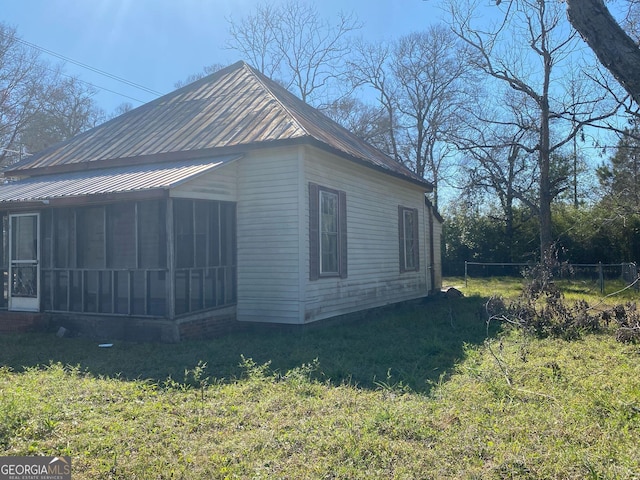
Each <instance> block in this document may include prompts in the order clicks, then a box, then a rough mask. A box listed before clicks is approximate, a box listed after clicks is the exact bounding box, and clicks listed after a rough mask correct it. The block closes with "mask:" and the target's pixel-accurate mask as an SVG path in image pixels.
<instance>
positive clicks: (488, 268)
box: [464, 262, 640, 294]
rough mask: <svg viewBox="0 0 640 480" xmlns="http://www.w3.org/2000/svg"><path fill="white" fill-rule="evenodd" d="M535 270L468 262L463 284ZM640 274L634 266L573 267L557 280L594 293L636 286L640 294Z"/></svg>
mask: <svg viewBox="0 0 640 480" xmlns="http://www.w3.org/2000/svg"><path fill="white" fill-rule="evenodd" d="M533 266H535V264H533V263H485V262H465V263H464V282H465V285H467V282H468V279H469V278H488V277H523V276H524V273H525V272H526V270H527V269H529V268H531V267H533ZM639 274H640V271H639V269H638V266H637V265H636V264H635V263H574V264H564V265H562V266H561V267H558V269H557V271H556V272H554V276H555V278H558V279H565V280H570V281H575V282H580V283H582V284H586V285H587V286H588V287H589V288H590V289H592V290H598V291H600V293H601V294H603V293H604V292H605V285H606V284H607V283H608V282H611V283H617V284H618V285H619V284H620V283H623V284H624V285H632V284H633V285H634V288H635V289H636V291H639V290H640V282H638V275H639Z"/></svg>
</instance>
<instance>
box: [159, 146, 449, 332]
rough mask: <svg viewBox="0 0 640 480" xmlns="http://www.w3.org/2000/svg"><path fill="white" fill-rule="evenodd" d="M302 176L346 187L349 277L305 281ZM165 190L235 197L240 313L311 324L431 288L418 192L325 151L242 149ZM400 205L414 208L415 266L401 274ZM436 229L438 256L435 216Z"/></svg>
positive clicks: (197, 195) (305, 189)
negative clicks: (226, 161) (416, 231)
mask: <svg viewBox="0 0 640 480" xmlns="http://www.w3.org/2000/svg"><path fill="white" fill-rule="evenodd" d="M309 182H313V183H317V184H318V185H321V186H324V187H328V188H332V189H336V190H343V191H345V192H346V198H347V250H348V252H347V261H348V276H347V278H344V279H340V278H321V279H318V280H314V281H310V280H309V257H308V256H309V191H308V185H309ZM172 196H177V197H180V196H186V197H189V198H194V196H195V198H206V199H212V200H228V201H237V242H238V243H237V265H238V277H237V278H238V304H237V315H238V320H240V321H252V322H275V323H305V322H312V321H315V320H320V319H323V318H328V317H332V316H335V315H341V314H345V313H351V312H354V311H358V310H363V309H367V308H372V307H376V306H381V305H386V304H389V303H395V302H399V301H403V300H409V299H413V298H419V297H422V296H425V295H427V293H428V292H429V290H430V288H431V286H430V285H429V283H430V271H429V261H430V259H429V249H428V244H427V241H428V239H429V236H430V235H429V222H428V215H429V214H430V212H429V210H428V209H427V208H426V207H425V203H424V190H423V189H422V188H421V187H419V186H417V185H414V184H412V183H410V182H406V181H403V180H400V179H396V178H394V177H391V176H389V175H385V174H383V173H380V172H377V171H375V170H373V169H371V168H367V167H364V166H361V165H357V164H355V163H353V162H350V161H348V160H345V159H343V158H340V157H336V156H333V155H330V154H328V153H326V152H324V151H322V150H319V149H316V148H313V147H303V146H292V147H287V148H277V149H276V148H274V149H261V150H256V151H253V152H249V153H247V154H246V155H245V156H244V157H243V158H241V159H239V160H237V161H235V162H233V163H231V164H229V165H225V166H223V167H221V168H220V169H217V170H215V171H213V172H211V173H209V174H207V175H203V176H202V177H199V178H197V179H195V180H194V181H192V182H189V183H188V184H185V185H184V186H182V187H180V188H178V189H175V190H174V191H172ZM398 205H402V206H404V207H407V208H415V209H417V210H418V220H419V232H420V269H419V271H418V272H406V273H402V274H401V273H400V267H399V254H398V252H399V244H398V242H399V239H398ZM434 227H435V228H434V234H435V237H436V243H437V244H436V245H435V248H436V251H435V253H436V259H437V258H439V224H438V222H437V221H436V222H435V223H434Z"/></svg>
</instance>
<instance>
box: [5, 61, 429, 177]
mask: <svg viewBox="0 0 640 480" xmlns="http://www.w3.org/2000/svg"><path fill="white" fill-rule="evenodd" d="M288 141H295V142H301V141H302V142H304V141H307V142H310V143H312V144H316V145H318V146H320V147H325V148H328V149H329V150H331V151H333V152H335V153H337V154H339V155H342V156H346V157H347V158H350V159H352V160H355V161H359V162H361V163H363V164H365V165H369V166H374V167H376V168H378V169H382V170H384V171H387V172H389V173H392V174H394V175H396V176H400V177H404V178H407V179H410V180H412V181H414V182H417V183H420V184H421V185H423V186H425V187H426V188H430V184H429V183H428V182H426V181H425V180H424V179H422V178H420V177H418V176H417V175H416V174H414V173H413V172H411V171H410V170H409V169H408V168H407V167H405V166H404V165H402V164H400V163H399V162H396V161H395V160H393V159H392V158H390V157H388V156H387V155H385V154H384V153H382V152H381V151H380V150H378V149H376V148H374V147H373V146H371V145H369V144H368V143H366V142H365V141H363V140H361V139H360V138H358V137H357V136H355V135H354V134H352V133H351V132H349V131H348V130H346V129H345V128H343V127H342V126H340V125H339V124H337V123H336V122H334V121H333V120H331V119H329V118H328V117H327V116H325V115H323V114H322V113H320V112H319V111H318V110H316V109H314V108H313V107H311V106H309V105H307V104H306V103H304V102H303V101H302V100H300V99H299V98H297V97H296V96H295V95H293V94H291V93H290V92H288V91H287V90H286V89H285V88H283V87H281V86H280V85H278V84H277V83H276V82H273V81H272V80H270V79H269V78H267V77H266V76H264V75H262V74H261V73H259V72H258V71H257V70H255V69H253V68H252V67H250V66H249V65H247V64H246V63H244V62H238V63H235V64H233V65H231V66H229V67H227V68H225V69H222V70H220V71H218V72H216V73H214V74H213V75H210V76H208V77H205V78H203V79H201V80H199V81H196V82H194V83H191V84H189V85H187V86H185V87H183V88H181V89H178V90H176V91H174V92H171V93H169V94H167V95H164V96H163V97H160V98H157V99H156V100H153V101H151V102H149V103H147V104H145V105H142V106H140V107H138V108H136V109H133V110H130V111H129V112H126V113H124V114H123V115H120V116H119V117H116V118H114V119H112V120H110V121H108V122H106V123H104V124H102V125H99V126H97V127H95V128H93V129H91V130H88V131H86V132H84V133H81V134H80V135H77V136H75V137H73V138H71V139H69V140H67V141H65V142H62V143H60V144H57V145H54V146H52V147H50V148H48V149H45V150H43V151H42V152H40V153H37V154H35V155H33V156H31V157H28V158H27V159H25V160H23V161H21V162H19V163H17V164H14V165H12V166H11V167H9V168H8V169H7V174H8V175H12V174H13V175H30V174H32V173H35V172H34V171H33V169H37V170H40V171H41V172H43V173H44V172H46V173H54V172H56V171H63V170H64V171H71V170H73V169H86V168H103V167H106V166H107V165H106V164H102V165H101V163H102V162H106V163H112V162H113V163H116V164H122V163H123V161H131V162H138V161H140V160H144V161H158V160H159V159H167V158H169V159H173V160H176V159H177V157H178V156H181V157H182V158H184V156H185V155H190V154H192V155H193V156H194V157H195V156H197V155H198V152H200V153H202V151H206V152H210V151H211V150H212V149H221V148H224V149H226V150H225V152H226V151H228V149H229V148H230V147H238V148H236V149H235V150H236V151H238V150H241V147H242V146H245V145H246V146H252V147H256V146H258V147H259V146H261V145H265V146H266V145H268V143H269V142H272V144H273V142H276V143H278V142H280V143H281V142H288ZM178 154H179V155H178Z"/></svg>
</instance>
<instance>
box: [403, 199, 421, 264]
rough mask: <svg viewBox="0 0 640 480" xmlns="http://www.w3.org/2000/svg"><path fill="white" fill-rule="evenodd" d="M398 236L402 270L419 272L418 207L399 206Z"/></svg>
mask: <svg viewBox="0 0 640 480" xmlns="http://www.w3.org/2000/svg"><path fill="white" fill-rule="evenodd" d="M398 237H399V244H400V272H401V273H403V272H417V271H418V270H419V269H420V253H419V250H420V248H419V236H418V210H417V209H415V208H407V207H403V206H401V205H400V206H398Z"/></svg>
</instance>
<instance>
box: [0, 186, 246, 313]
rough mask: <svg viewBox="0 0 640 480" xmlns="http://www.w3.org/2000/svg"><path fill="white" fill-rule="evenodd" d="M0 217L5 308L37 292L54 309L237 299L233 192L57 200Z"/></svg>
mask: <svg viewBox="0 0 640 480" xmlns="http://www.w3.org/2000/svg"><path fill="white" fill-rule="evenodd" d="M0 220H1V221H2V226H3V235H2V246H1V247H2V248H1V249H0V250H1V254H2V258H1V261H0V264H1V275H0V278H1V279H2V282H3V288H2V292H3V293H2V298H0V308H2V309H11V305H12V302H11V300H12V299H13V300H14V304H18V303H17V300H18V299H22V300H24V299H29V298H30V299H31V300H32V301H34V302H35V303H34V305H37V310H38V311H44V312H54V313H55V312H60V313H64V312H73V313H84V314H101V315H118V316H146V317H163V318H174V317H177V316H181V315H185V314H190V313H194V312H199V311H204V310H208V309H214V308H219V307H223V306H229V305H233V304H235V302H236V272H237V270H236V208H235V204H234V203H232V202H221V201H208V200H191V199H171V198H161V199H153V200H137V201H128V202H126V203H124V202H122V203H111V204H104V205H89V206H81V205H78V206H65V207H55V206H50V207H45V208H42V209H39V210H38V211H35V210H34V211H24V210H23V211H20V212H19V213H16V212H10V211H3V212H0ZM25 225H26V226H25ZM27 227H28V228H27ZM30 235H31V236H33V238H34V240H29V238H31V237H30ZM21 250H27V253H26V254H25V253H22V254H21ZM28 254H30V256H32V257H35V258H36V260H35V261H32V262H31V263H28V264H27V263H26V261H22V260H20V258H22V257H21V256H25V255H26V256H29V255H28ZM20 262H22V263H20ZM26 281H29V285H30V288H28V289H27V288H25V287H24V285H25V282H26Z"/></svg>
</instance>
